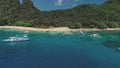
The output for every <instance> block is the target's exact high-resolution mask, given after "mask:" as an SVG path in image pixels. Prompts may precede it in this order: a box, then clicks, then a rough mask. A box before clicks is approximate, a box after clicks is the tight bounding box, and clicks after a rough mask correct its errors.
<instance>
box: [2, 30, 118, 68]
mask: <svg viewBox="0 0 120 68" xmlns="http://www.w3.org/2000/svg"><path fill="white" fill-rule="evenodd" d="M23 34H28V37H29V38H30V41H27V42H17V43H3V42H0V68H120V65H119V64H120V61H119V60H120V58H119V57H120V54H119V53H120V31H88V32H84V33H79V32H73V33H71V34H63V33H56V32H52V33H47V32H25V31H16V30H6V29H4V30H3V29H2V30H0V40H3V39H6V38H8V37H10V36H15V35H23Z"/></svg>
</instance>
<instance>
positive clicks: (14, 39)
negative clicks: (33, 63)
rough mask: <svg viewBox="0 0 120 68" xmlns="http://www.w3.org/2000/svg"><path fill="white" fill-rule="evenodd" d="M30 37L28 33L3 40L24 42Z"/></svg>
mask: <svg viewBox="0 0 120 68" xmlns="http://www.w3.org/2000/svg"><path fill="white" fill-rule="evenodd" d="M28 40H29V38H28V37H27V35H23V36H14V37H9V38H8V39H5V40H2V41H3V42H23V41H28Z"/></svg>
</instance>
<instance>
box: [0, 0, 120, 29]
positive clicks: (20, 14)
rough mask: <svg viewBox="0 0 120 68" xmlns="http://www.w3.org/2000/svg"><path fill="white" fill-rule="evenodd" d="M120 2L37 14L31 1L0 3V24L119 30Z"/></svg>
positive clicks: (5, 0)
mask: <svg viewBox="0 0 120 68" xmlns="http://www.w3.org/2000/svg"><path fill="white" fill-rule="evenodd" d="M119 6H120V0H107V1H106V2H105V3H104V4H102V5H96V4H84V5H79V6H76V7H74V8H71V9H65V10H53V11H40V10H38V9H37V8H36V7H35V6H34V4H33V2H32V1H31V0H23V3H22V4H20V3H19V0H0V8H1V9H0V25H16V26H29V27H50V26H53V27H70V28H119V27H120V7H119Z"/></svg>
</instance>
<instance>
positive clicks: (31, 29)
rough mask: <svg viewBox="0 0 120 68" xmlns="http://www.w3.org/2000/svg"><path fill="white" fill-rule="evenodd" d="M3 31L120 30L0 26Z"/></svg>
mask: <svg viewBox="0 0 120 68" xmlns="http://www.w3.org/2000/svg"><path fill="white" fill-rule="evenodd" d="M0 28H3V29H14V30H24V31H40V32H78V31H102V30H120V28H107V29H96V28H92V29H86V28H80V29H70V28H68V27H57V28H46V29H45V28H33V27H22V26H0Z"/></svg>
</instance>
